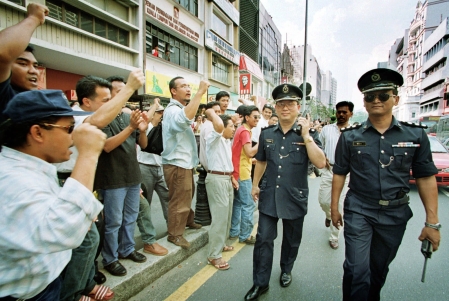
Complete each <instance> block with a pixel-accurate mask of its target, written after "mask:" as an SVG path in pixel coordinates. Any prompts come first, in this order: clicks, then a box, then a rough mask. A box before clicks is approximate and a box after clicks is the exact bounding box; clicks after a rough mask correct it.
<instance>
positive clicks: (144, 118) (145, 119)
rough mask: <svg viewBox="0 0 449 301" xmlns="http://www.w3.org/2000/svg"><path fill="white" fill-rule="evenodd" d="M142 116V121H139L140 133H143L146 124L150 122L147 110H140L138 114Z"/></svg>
mask: <svg viewBox="0 0 449 301" xmlns="http://www.w3.org/2000/svg"><path fill="white" fill-rule="evenodd" d="M140 116H141V117H142V122H140V123H139V127H138V128H139V131H140V132H141V133H145V132H146V131H147V129H148V124H149V123H150V118H149V117H148V114H147V112H142V114H141V115H140Z"/></svg>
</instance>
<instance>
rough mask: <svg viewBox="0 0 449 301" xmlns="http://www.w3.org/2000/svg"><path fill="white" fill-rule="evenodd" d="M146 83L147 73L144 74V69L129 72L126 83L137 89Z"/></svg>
mask: <svg viewBox="0 0 449 301" xmlns="http://www.w3.org/2000/svg"><path fill="white" fill-rule="evenodd" d="M144 83H145V75H144V74H143V72H142V70H140V69H134V70H133V71H131V73H129V76H128V81H127V82H126V85H127V86H128V87H130V88H131V89H133V90H137V89H139V88H140V87H142V85H143V84H144Z"/></svg>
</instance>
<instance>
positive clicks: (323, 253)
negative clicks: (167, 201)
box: [131, 178, 449, 301]
mask: <svg viewBox="0 0 449 301" xmlns="http://www.w3.org/2000/svg"><path fill="white" fill-rule="evenodd" d="M309 185H310V187H309V188H310V196H309V211H308V214H307V216H306V218H305V222H304V233H303V239H302V243H301V246H300V249H299V255H298V259H297V261H296V263H295V267H294V268H293V271H292V275H293V282H292V285H291V286H290V287H288V288H281V286H280V285H279V275H280V267H279V256H280V246H281V238H282V228H278V232H279V234H278V238H277V239H276V241H275V256H274V261H273V270H272V277H271V281H270V290H269V291H268V292H267V293H266V294H264V295H262V296H261V297H260V298H259V299H260V300H341V282H342V276H343V268H342V264H343V261H344V240H343V237H342V235H341V237H340V248H339V249H337V250H332V249H331V248H330V247H329V245H328V242H327V238H328V229H327V228H325V226H324V217H325V216H324V213H323V212H322V211H321V208H320V206H319V204H318V201H317V195H318V189H319V185H320V178H310V179H309ZM444 192H445V190H444V189H440V193H439V217H440V222H441V224H442V225H443V228H442V242H441V245H440V250H439V251H437V252H435V253H434V254H432V258H431V259H429V261H428V264H427V273H426V282H425V283H421V273H422V267H423V263H424V257H423V256H422V254H421V251H420V248H421V242H420V241H418V239H417V237H418V236H419V234H420V231H421V228H422V226H423V224H424V221H425V213H424V209H423V206H422V203H421V201H420V199H419V196H418V192H417V190H416V187H412V190H411V192H410V200H411V207H412V210H413V213H414V216H413V218H412V219H411V220H410V221H409V223H408V228H407V231H406V233H405V236H404V240H403V242H402V245H401V247H400V248H399V252H398V255H397V257H396V259H395V260H394V261H393V263H392V264H391V265H390V273H389V275H388V277H387V282H386V284H385V286H384V288H383V290H382V300H429V301H440V300H447V299H448V295H449V287H448V285H447V284H448V282H447V270H449V261H448V260H447V259H448V258H449V241H448V240H447V237H446V235H445V234H444V233H445V232H446V230H445V229H446V227H448V226H447V225H449V218H448V216H447V212H448V209H449V198H448V197H447V196H446V195H445V194H444ZM446 193H447V192H446ZM156 202H157V201H156ZM255 219H256V221H257V212H256V214H255ZM279 226H281V224H280V223H279ZM234 246H235V247H236V250H234V251H233V252H227V253H223V256H224V258H225V259H226V260H229V264H230V266H231V268H230V269H229V270H227V271H217V270H216V269H215V268H213V267H212V266H210V265H207V261H206V258H207V248H208V245H206V246H205V247H204V248H202V249H201V250H200V251H198V252H197V253H195V254H194V255H193V256H191V257H189V258H188V259H187V260H185V261H184V262H183V263H181V264H180V265H178V266H177V267H176V268H174V269H172V270H171V271H170V272H168V273H167V274H165V275H164V276H162V277H161V278H159V279H158V280H157V281H155V282H154V283H152V284H151V285H150V286H149V287H147V288H146V289H145V290H143V291H142V292H141V293H139V294H138V295H137V296H135V297H133V298H132V299H131V300H133V301H144V300H177V301H178V300H191V301H202V300H208V301H210V300H243V297H244V295H245V294H246V292H247V291H248V290H249V289H250V288H251V286H252V251H253V247H252V246H247V245H244V244H240V243H238V241H237V242H235V243H234Z"/></svg>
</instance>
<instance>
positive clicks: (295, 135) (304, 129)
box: [245, 84, 326, 300]
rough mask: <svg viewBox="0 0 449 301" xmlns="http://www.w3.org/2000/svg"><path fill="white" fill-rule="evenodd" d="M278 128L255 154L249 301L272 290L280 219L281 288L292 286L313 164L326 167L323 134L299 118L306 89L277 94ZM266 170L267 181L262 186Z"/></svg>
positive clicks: (264, 136)
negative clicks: (256, 222)
mask: <svg viewBox="0 0 449 301" xmlns="http://www.w3.org/2000/svg"><path fill="white" fill-rule="evenodd" d="M272 96H273V99H274V100H275V102H276V113H277V115H278V116H279V124H278V125H274V126H271V127H268V128H265V129H264V130H262V133H261V134H260V138H259V148H258V151H257V154H256V159H257V163H256V168H255V171H254V179H253V185H252V191H251V194H252V196H253V198H254V200H255V201H257V200H259V225H258V228H257V237H256V245H255V246H254V254H253V287H252V288H251V289H250V290H249V291H248V293H247V294H246V296H245V300H256V299H257V298H258V297H259V296H260V295H261V294H263V293H265V292H266V291H267V290H268V283H269V281H270V276H271V269H272V265H273V247H274V246H273V245H274V244H273V241H274V239H275V238H276V236H277V224H278V220H279V219H280V218H281V219H282V223H283V238H282V249H281V260H280V266H281V276H280V279H279V281H280V284H281V286H282V287H287V286H289V285H290V284H291V282H292V275H291V271H292V269H293V264H294V262H295V260H296V257H297V254H298V248H299V245H300V243H301V237H302V227H303V222H304V216H305V215H306V213H307V201H308V195H309V186H308V180H307V167H308V162H309V160H310V161H311V162H312V163H313V164H314V165H315V166H317V167H318V168H323V167H324V166H325V164H326V158H325V156H324V152H323V151H322V149H321V142H320V140H319V139H318V133H317V132H316V131H315V130H314V129H310V122H309V120H308V119H306V118H304V117H300V118H299V119H298V122H296V120H297V119H296V118H297V116H298V114H299V109H300V107H301V106H300V104H299V101H300V100H301V98H302V96H303V95H302V91H301V90H300V89H299V88H298V87H296V86H294V85H290V84H283V85H279V86H277V87H276V88H275V89H274V90H273V92H272ZM265 171H266V180H265V181H262V184H261V186H260V188H259V182H260V180H261V177H262V175H263V174H264V172H265Z"/></svg>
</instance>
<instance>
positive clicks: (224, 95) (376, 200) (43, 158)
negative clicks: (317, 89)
mask: <svg viewBox="0 0 449 301" xmlns="http://www.w3.org/2000/svg"><path fill="white" fill-rule="evenodd" d="M27 11H28V16H27V17H26V18H25V19H24V20H22V21H21V22H19V23H18V24H16V25H14V26H11V27H8V28H6V29H4V30H3V31H1V32H0V39H1V41H2V45H0V114H1V115H0V120H1V122H2V123H1V125H0V145H1V153H0V164H1V166H2V172H1V173H0V196H1V198H0V206H1V208H2V211H3V215H4V218H3V219H1V220H0V227H1V229H2V231H1V234H0V272H1V274H2V277H1V279H0V300H2V301H3V300H17V299H26V300H36V301H37V300H75V301H78V300H81V301H89V300H91V301H92V300H110V299H112V298H113V297H114V292H113V291H112V290H111V289H109V288H108V287H106V286H103V285H102V284H103V283H104V282H105V281H106V276H105V275H104V274H102V273H101V272H99V271H98V264H97V259H98V257H99V254H100V253H101V255H102V264H103V266H104V268H105V270H106V271H108V273H109V274H111V275H113V276H124V275H126V274H127V270H126V268H125V267H124V266H123V264H122V263H121V261H122V260H132V261H134V262H137V263H142V262H145V261H146V259H147V258H146V256H145V255H144V254H142V253H140V252H137V251H136V249H135V241H134V230H135V226H136V224H137V226H138V228H139V230H140V233H141V236H142V240H143V242H144V248H143V252H144V253H147V254H151V255H154V256H164V255H166V254H167V253H168V250H167V249H166V248H165V247H163V246H161V245H160V244H158V243H157V242H156V231H155V228H154V225H153V223H152V221H151V200H152V196H153V192H154V191H155V192H156V193H157V194H158V196H159V200H160V202H161V205H162V211H163V215H164V218H165V220H166V222H167V232H168V235H167V241H168V242H170V243H172V244H174V245H176V246H179V247H181V248H184V249H188V248H190V242H189V241H187V240H186V239H185V237H184V233H185V229H186V228H190V229H200V228H201V227H202V225H200V224H197V223H196V222H195V220H194V217H195V212H194V211H193V210H192V208H191V203H192V199H193V197H194V193H195V181H194V173H195V168H196V167H198V166H199V164H201V165H202V166H203V168H204V169H205V170H206V171H207V176H206V180H205V185H206V191H207V195H208V202H209V206H210V211H211V216H212V224H211V226H210V229H209V249H208V257H207V261H208V263H209V264H211V265H212V266H213V267H215V268H217V269H218V270H227V269H229V268H230V264H229V263H228V262H226V261H225V260H223V258H222V253H223V252H230V251H233V250H234V247H233V246H232V245H231V244H228V242H229V241H232V240H235V239H238V240H239V242H240V243H245V244H248V245H254V253H253V286H252V288H251V289H250V290H249V291H248V293H247V294H246V295H245V300H256V299H258V297H259V296H260V295H261V294H263V293H265V292H267V291H268V289H269V285H268V284H269V281H270V277H271V269H272V264H273V252H274V250H273V249H274V243H273V242H274V240H275V238H276V237H277V225H278V220H279V219H282V226H283V237H282V247H281V258H280V266H281V275H280V277H279V282H280V285H281V286H282V287H288V286H289V285H290V284H291V283H292V273H291V272H292V269H293V265H294V262H295V260H296V258H297V255H298V251H299V246H300V243H301V239H302V229H303V222H304V217H305V215H306V214H307V203H308V196H309V187H308V169H309V164H312V165H314V166H315V167H316V168H318V169H320V170H321V171H322V173H321V176H322V179H321V186H320V191H319V202H320V205H321V207H322V209H323V211H324V213H325V216H326V217H325V226H326V227H329V228H330V237H329V245H330V247H331V248H333V249H336V248H338V237H339V234H340V231H341V229H342V227H343V217H342V213H343V212H344V217H345V218H344V221H345V231H344V236H345V245H346V259H345V263H344V277H343V298H344V300H379V298H380V290H381V288H382V286H383V284H384V283H385V279H386V276H387V273H388V265H389V264H390V263H391V261H392V260H393V259H394V257H395V255H396V252H397V249H398V248H399V245H400V242H401V240H402V236H403V234H404V231H405V227H406V224H407V221H408V219H409V218H410V217H411V210H410V208H409V207H408V200H409V199H408V196H407V193H408V191H409V187H408V177H409V170H410V168H412V171H413V173H414V177H415V178H416V183H417V186H418V190H419V192H420V195H421V198H422V201H423V204H424V207H425V209H426V215H427V220H426V221H425V227H424V228H423V231H422V233H421V236H420V239H421V240H424V239H428V240H429V241H430V242H431V243H432V245H433V249H434V250H437V249H438V245H439V240H440V235H439V228H440V227H441V225H440V224H439V223H438V214H437V208H438V206H437V190H436V182H435V177H434V174H436V173H437V170H436V168H435V165H434V164H433V162H432V157H431V153H430V147H429V142H428V140H427V136H426V135H425V133H424V131H423V130H422V129H421V128H419V127H412V126H410V125H408V124H406V123H400V122H398V121H397V120H396V119H395V118H394V117H393V116H392V107H393V106H394V105H397V103H398V101H399V97H398V96H397V90H396V89H397V87H398V86H401V85H402V83H403V82H402V77H401V76H400V75H399V74H398V73H397V72H395V71H391V70H387V69H375V70H372V71H370V72H368V73H367V74H365V75H363V76H362V77H361V79H360V81H359V89H360V91H361V92H362V93H363V94H364V103H365V107H366V109H367V111H368V113H369V119H368V120H367V121H366V122H365V123H363V124H360V125H357V126H349V119H350V117H351V116H352V111H353V108H354V105H353V103H351V102H347V101H345V102H340V103H338V104H337V105H336V109H337V114H336V124H328V125H325V126H324V127H322V124H321V123H320V122H319V121H318V122H317V123H316V124H314V123H313V122H311V121H310V118H308V117H307V116H301V114H300V108H301V106H300V100H301V99H302V98H303V97H304V96H305V95H303V92H302V90H301V89H300V88H299V87H297V86H294V85H291V84H282V85H279V86H277V87H276V88H275V89H274V90H273V92H272V97H273V100H274V103H275V104H274V107H273V106H272V105H269V104H267V105H265V106H263V108H262V110H259V108H258V107H257V106H255V105H252V104H243V105H241V106H239V107H238V108H237V110H236V112H235V113H234V114H231V115H228V114H226V113H227V110H228V106H229V103H230V94H229V93H228V92H226V91H220V92H219V93H217V95H216V99H215V101H213V102H209V103H207V104H206V105H205V106H202V107H200V103H201V98H202V96H203V95H204V94H206V93H207V90H208V88H209V82H207V81H201V82H200V84H199V89H198V91H197V93H196V94H195V95H194V96H192V90H191V87H190V85H189V83H188V81H187V80H186V79H184V78H182V77H174V78H173V79H171V81H170V82H169V90H170V94H171V99H170V103H169V104H168V105H167V107H165V108H164V107H163V106H162V105H161V104H160V103H159V99H155V100H154V103H153V105H152V106H151V107H150V108H149V110H147V111H140V110H139V109H135V110H131V111H128V112H124V111H123V108H124V106H125V104H126V102H127V101H128V99H129V98H130V97H131V95H132V94H133V93H134V92H135V91H136V90H138V89H139V88H140V87H141V86H142V85H143V83H144V75H143V73H142V71H141V70H134V71H132V72H130V74H129V76H128V78H127V79H126V80H125V79H124V78H123V77H120V76H114V75H112V76H110V77H108V78H106V79H104V78H100V77H97V76H92V75H88V76H85V77H83V78H82V79H80V80H79V81H78V83H77V84H76V93H77V98H78V101H77V102H78V104H76V105H73V106H72V107H71V106H69V103H68V101H67V99H66V98H65V96H64V94H63V93H62V92H61V91H58V90H37V84H36V80H37V75H38V71H37V69H36V67H37V60H36V58H35V57H34V55H33V50H32V48H31V47H30V46H29V45H28V43H29V41H30V38H31V35H32V34H33V32H34V30H35V29H36V28H37V27H38V26H39V25H41V24H43V23H44V21H45V16H47V15H48V9H47V7H45V6H43V5H40V4H29V5H28V7H27ZM390 93H391V94H390ZM196 116H201V117H196ZM195 122H196V124H195ZM192 125H193V126H192ZM159 126H162V137H163V138H162V139H163V151H162V152H161V153H160V154H159V153H154V152H152V151H150V150H149V148H148V144H149V139H148V137H149V134H150V132H151V131H152V129H153V128H156V127H159ZM320 127H322V128H320ZM196 136H197V137H198V136H199V138H198V139H197V138H196ZM404 139H405V140H409V141H411V142H408V144H407V145H409V146H410V145H411V144H413V145H414V146H413V145H412V146H411V147H408V148H406V149H400V148H395V145H402V144H400V142H399V141H403V140H404ZM197 141H199V145H198V142H197ZM373 141H376V144H374V143H373ZM367 146H371V147H367ZM373 158H376V159H373ZM377 159H379V160H377ZM367 170H369V171H370V172H369V173H367V172H366V171H367ZM349 172H351V175H350V178H351V181H349V176H348V173H349ZM381 179H385V182H383V181H381ZM18 183H20V185H17V184H18ZM257 204H258V209H259V221H258V228H257V235H256V236H253V235H251V233H252V232H253V228H254V217H253V213H254V211H255V210H256V205H257ZM393 216H394V217H393ZM370 246H371V247H370ZM359 254H361V255H359Z"/></svg>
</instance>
